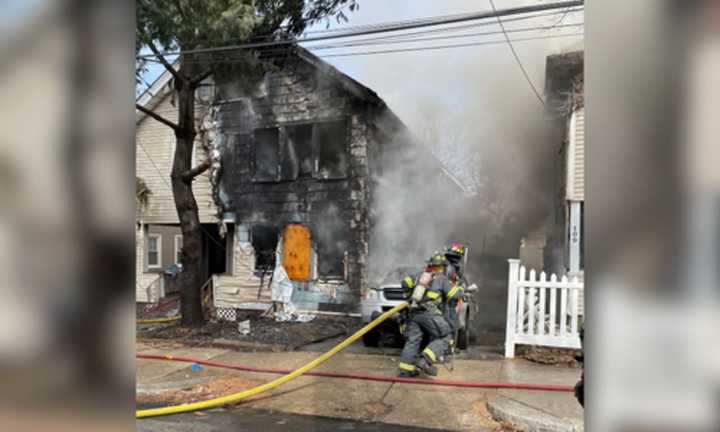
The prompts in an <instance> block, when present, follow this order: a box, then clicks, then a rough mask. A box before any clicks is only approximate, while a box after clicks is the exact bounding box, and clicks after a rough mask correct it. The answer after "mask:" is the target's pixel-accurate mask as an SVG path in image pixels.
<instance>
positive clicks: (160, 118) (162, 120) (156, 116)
mask: <svg viewBox="0 0 720 432" xmlns="http://www.w3.org/2000/svg"><path fill="white" fill-rule="evenodd" d="M135 108H137V109H138V111H141V112H143V113H145V114H147V115H149V116H150V117H152V118H154V119H155V120H157V121H159V122H160V123H162V124H164V125H165V126H169V127H170V128H171V129H173V130H179V129H180V126H178V125H176V124H175V123H173V122H171V121H170V120H168V119H166V118H165V117H163V116H161V115H159V114H156V113H154V112H152V111H151V110H149V109H147V108H145V107H144V106H142V105H140V104H137V103H136V104H135Z"/></svg>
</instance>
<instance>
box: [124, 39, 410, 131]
mask: <svg viewBox="0 0 720 432" xmlns="http://www.w3.org/2000/svg"><path fill="white" fill-rule="evenodd" d="M274 50H275V51H276V50H277V48H274ZM260 53H261V54H262V51H260ZM288 53H289V54H291V55H295V56H296V57H297V58H299V59H301V60H303V61H305V62H307V63H309V64H310V65H312V66H313V67H314V68H315V69H317V70H318V71H319V72H321V73H322V74H324V75H326V76H328V77H330V78H333V79H334V80H335V81H336V82H337V83H338V84H339V85H340V86H341V87H342V88H343V89H344V90H345V91H347V92H348V93H350V94H351V95H353V96H354V97H356V98H358V99H361V100H363V101H365V102H368V103H370V104H372V105H374V106H376V107H377V108H379V109H381V110H383V111H385V114H386V115H388V118H389V119H390V121H391V122H395V123H398V124H400V125H402V127H404V124H403V123H402V121H401V120H400V118H399V117H398V116H397V115H395V113H393V112H392V110H390V108H389V107H388V106H387V105H386V104H385V101H383V100H382V99H381V98H380V97H379V96H378V95H377V93H375V92H374V91H373V90H371V89H370V88H368V87H366V86H364V85H363V84H361V83H360V82H358V81H356V80H355V79H353V78H351V77H350V76H348V75H346V74H344V73H342V72H341V71H339V70H338V69H337V68H335V67H334V66H332V65H330V64H329V63H327V62H325V61H323V60H322V59H321V58H320V57H318V56H316V55H315V54H313V53H312V52H310V51H309V50H308V49H306V48H303V47H301V46H300V45H298V44H293V45H290V46H289V47H288ZM177 65H178V62H175V63H174V64H173V66H177ZM172 78H173V77H172V74H171V73H170V72H168V71H167V70H163V73H161V74H160V75H159V76H158V77H157V78H156V79H155V81H153V83H152V84H151V85H150V87H148V88H147V89H145V90H144V91H143V92H142V93H141V94H140V96H138V97H137V99H136V100H135V102H136V103H137V104H139V105H141V106H144V107H147V106H150V105H152V102H153V101H154V100H155V99H156V98H157V97H158V96H161V95H163V96H164V95H165V92H164V91H163V90H164V89H166V88H167V87H166V86H167V85H168V84H169V83H170V82H171V80H172ZM143 117H145V114H143V113H139V114H138V117H137V121H140V120H141V119H142V118H143Z"/></svg>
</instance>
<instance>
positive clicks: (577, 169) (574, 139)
mask: <svg viewBox="0 0 720 432" xmlns="http://www.w3.org/2000/svg"><path fill="white" fill-rule="evenodd" d="M566 179H567V184H566V199H568V200H571V201H585V108H579V109H577V110H576V111H574V112H573V113H572V115H571V116H570V122H569V125H568V160H567V176H566Z"/></svg>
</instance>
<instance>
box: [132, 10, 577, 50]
mask: <svg viewBox="0 0 720 432" xmlns="http://www.w3.org/2000/svg"><path fill="white" fill-rule="evenodd" d="M583 4H584V1H583V0H572V1H562V2H556V3H548V4H542V5H533V6H524V7H518V8H511V9H502V10H499V11H498V10H495V9H494V8H493V12H480V13H473V14H468V15H464V16H459V17H450V18H443V19H432V20H427V21H422V22H418V23H410V24H401V25H393V26H387V27H382V28H375V29H368V30H362V31H356V32H344V33H338V34H331V35H326V36H315V37H306V38H302V39H288V40H279V41H268V42H255V43H246V44H239V45H228V46H223V47H213V48H198V49H190V50H184V51H182V52H183V54H197V53H213V52H219V51H228V50H236V49H242V48H262V47H272V46H282V45H292V44H296V43H303V42H315V41H321V40H329V39H339V38H347V37H352V36H364V35H371V34H380V33H388V32H396V31H402V30H411V29H416V28H424V27H431V26H438V25H444V24H454V23H460V22H467V21H477V20H481V19H487V18H498V17H501V16H508V15H518V14H525V13H531V12H538V11H546V10H552V9H561V8H567V7H574V6H582V5H583ZM171 54H180V52H178V51H164V52H161V53H160V55H171ZM154 56H155V54H145V55H139V56H137V58H149V57H154Z"/></svg>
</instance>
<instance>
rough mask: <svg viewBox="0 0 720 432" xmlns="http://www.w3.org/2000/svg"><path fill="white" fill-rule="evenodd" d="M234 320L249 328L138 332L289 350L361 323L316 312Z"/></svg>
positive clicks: (220, 325) (212, 325) (231, 325)
mask: <svg viewBox="0 0 720 432" xmlns="http://www.w3.org/2000/svg"><path fill="white" fill-rule="evenodd" d="M238 320H240V321H241V323H244V322H247V323H248V324H247V325H248V326H249V328H250V329H251V331H250V332H249V334H243V333H242V331H241V330H240V326H239V325H238V323H237V322H207V323H205V324H204V325H203V326H201V327H196V328H187V327H182V326H180V325H172V326H164V327H157V328H153V329H151V330H148V331H146V332H143V334H142V336H143V338H148V339H153V340H157V339H167V340H172V341H175V342H180V343H184V344H186V345H193V344H207V343H212V342H213V341H218V340H223V341H238V342H252V343H258V344H268V345H275V346H279V347H281V348H282V349H285V350H289V351H291V350H295V349H298V348H300V347H303V346H306V345H309V344H312V343H318V342H322V341H324V340H327V339H330V338H333V337H337V336H343V335H347V334H351V333H352V332H354V331H356V330H357V329H359V328H360V327H362V321H361V320H360V319H359V318H352V317H345V316H339V317H335V316H318V317H317V318H315V319H314V320H312V321H310V322H307V323H299V322H278V321H276V320H275V319H274V318H273V317H262V316H258V315H250V314H247V315H244V316H238ZM243 326H245V324H243Z"/></svg>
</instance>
